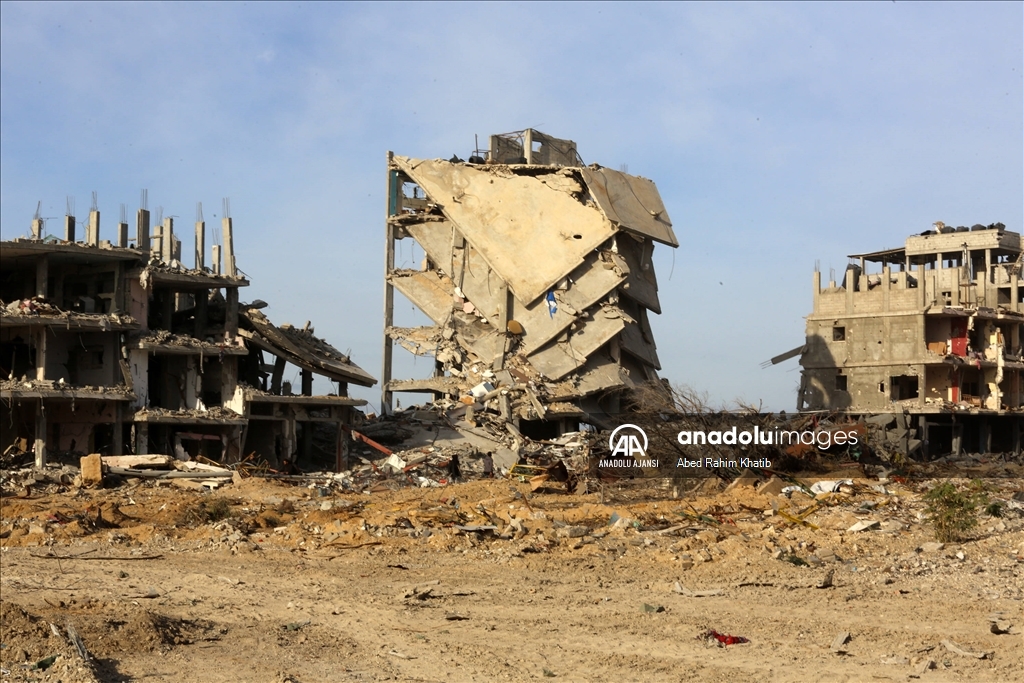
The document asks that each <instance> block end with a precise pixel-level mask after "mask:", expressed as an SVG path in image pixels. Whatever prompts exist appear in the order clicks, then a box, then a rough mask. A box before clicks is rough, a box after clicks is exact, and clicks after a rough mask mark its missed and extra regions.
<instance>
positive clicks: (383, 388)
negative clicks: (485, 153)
mask: <svg viewBox="0 0 1024 683" xmlns="http://www.w3.org/2000/svg"><path fill="white" fill-rule="evenodd" d="M491 149H492V150H493V149H496V148H495V147H494V146H493V145H492V146H491ZM393 158H394V154H393V153H392V152H388V154H387V163H388V186H387V192H386V193H385V196H386V197H387V218H385V220H384V330H385V332H384V345H383V346H384V348H383V349H382V354H381V355H382V356H383V359H382V362H381V366H382V367H381V374H380V378H381V379H380V414H381V415H390V414H391V400H392V397H393V395H392V392H391V361H392V354H393V351H394V342H393V340H392V339H391V337H390V336H389V335H388V333H387V331H386V330H387V329H388V328H389V327H391V326H392V325H394V324H395V286H394V285H393V284H391V273H392V271H393V270H394V269H395V227H394V226H393V225H392V224H391V217H392V216H395V215H397V214H398V212H399V211H400V207H399V204H400V203H401V200H402V192H401V187H402V183H401V181H400V179H399V177H398V171H397V170H395V169H393V168H391V164H392V161H393Z"/></svg>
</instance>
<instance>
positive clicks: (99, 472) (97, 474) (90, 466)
mask: <svg viewBox="0 0 1024 683" xmlns="http://www.w3.org/2000/svg"><path fill="white" fill-rule="evenodd" d="M80 464H81V468H82V484H84V485H85V486H89V487H99V486H103V459H102V456H100V454H99V453H93V454H92V455H87V456H85V457H83V458H82V459H81V461H80Z"/></svg>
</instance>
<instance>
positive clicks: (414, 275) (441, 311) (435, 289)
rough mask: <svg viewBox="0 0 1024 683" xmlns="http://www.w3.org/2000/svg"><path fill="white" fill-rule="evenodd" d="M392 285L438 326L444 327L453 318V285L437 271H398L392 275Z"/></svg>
mask: <svg viewBox="0 0 1024 683" xmlns="http://www.w3.org/2000/svg"><path fill="white" fill-rule="evenodd" d="M390 280H391V284H393V285H394V286H395V289H397V290H398V291H399V292H401V293H402V294H404V295H405V297H406V298H407V299H409V301H411V302H413V303H414V304H415V305H416V307H417V308H419V309H420V310H421V311H423V312H424V313H426V314H427V317H429V318H430V319H431V320H433V321H434V322H435V323H436V324H438V325H444V324H445V323H446V322H447V321H448V319H449V318H451V316H452V306H453V303H454V301H453V299H452V284H451V280H449V279H448V278H447V277H443V276H439V275H438V274H437V273H436V272H435V271H432V270H430V271H420V270H396V271H394V272H392V273H391V277H390Z"/></svg>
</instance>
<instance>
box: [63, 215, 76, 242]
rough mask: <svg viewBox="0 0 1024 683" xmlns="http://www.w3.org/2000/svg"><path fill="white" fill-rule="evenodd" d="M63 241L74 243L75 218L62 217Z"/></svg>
mask: <svg viewBox="0 0 1024 683" xmlns="http://www.w3.org/2000/svg"><path fill="white" fill-rule="evenodd" d="M64 241H65V242H74V241H75V217H74V216H64Z"/></svg>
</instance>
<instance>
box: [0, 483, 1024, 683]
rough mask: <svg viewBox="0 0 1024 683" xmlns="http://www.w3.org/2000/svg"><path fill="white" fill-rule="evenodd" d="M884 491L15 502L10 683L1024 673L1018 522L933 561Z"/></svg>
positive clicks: (11, 515) (503, 486)
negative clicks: (83, 655) (871, 524)
mask: <svg viewBox="0 0 1024 683" xmlns="http://www.w3.org/2000/svg"><path fill="white" fill-rule="evenodd" d="M868 484H874V485H877V482H869V483H867V484H865V485H858V486H856V487H855V490H853V491H851V492H848V493H846V494H833V495H831V496H827V497H825V498H824V499H823V500H817V501H816V500H814V499H812V498H810V497H809V496H804V495H802V494H799V493H798V494H794V495H793V499H789V498H786V497H785V496H780V497H777V498H773V497H767V496H762V495H759V494H756V493H754V491H753V490H752V489H749V488H743V489H735V490H733V491H727V492H722V491H707V490H705V491H704V492H703V493H701V494H692V495H689V496H684V497H682V498H679V499H672V498H671V497H670V496H669V495H668V493H669V492H668V491H667V490H665V489H655V490H636V489H632V488H610V489H607V490H606V491H605V492H604V493H603V494H601V495H599V494H591V495H587V496H567V495H564V494H559V493H530V491H529V487H528V486H526V485H524V484H518V483H513V482H509V481H490V480H489V481H478V482H470V483H465V484H459V485H455V486H449V487H444V488H440V489H401V490H397V491H385V492H380V493H372V494H359V493H331V494H330V495H328V496H325V497H322V496H320V495H319V494H320V493H321V492H319V491H317V490H316V489H308V488H303V487H297V486H289V485H282V484H278V483H275V482H265V481H256V480H247V481H245V482H242V483H240V484H235V485H233V486H228V487H225V488H223V489H221V490H220V491H217V492H214V493H203V492H200V491H192V490H182V489H180V488H176V487H167V486H156V485H152V484H148V483H145V484H129V485H123V486H120V487H118V488H113V489H105V490H98V491H90V490H85V489H70V490H66V491H64V492H58V493H48V494H35V495H30V496H29V497H27V498H25V497H22V498H19V497H5V498H4V499H3V501H2V506H0V517H2V519H0V532H2V537H3V538H2V541H0V543H2V550H0V569H2V577H0V589H2V599H0V608H2V615H0V616H2V634H0V640H2V647H0V665H2V667H3V672H2V677H0V680H4V681H8V680H9V681H22V680H26V681H35V680H49V681H58V680H59V681H64V682H65V683H68V682H71V681H111V682H112V681H197V682H204V683H216V682H221V681H225V682H226V681H252V682H263V681H266V682H272V683H284V682H287V681H292V682H302V683H310V682H313V681H385V680H392V681H444V682H451V681H523V680H530V679H548V678H551V679H554V680H556V681H557V680H564V681H595V682H596V681H609V682H612V681H614V682H615V683H618V682H620V681H723V682H728V683H742V682H746V681H750V682H755V681H756V682H761V681H851V682H852V681H887V680H888V681H906V680H908V679H911V678H916V677H919V678H921V679H922V680H924V681H972V682H973V681H981V682H985V681H1020V680H1024V638H1022V636H1021V631H1022V628H1021V627H1022V626H1024V614H1022V598H1024V579H1022V574H1024V516H1022V515H1021V513H1020V511H1018V510H1007V511H1005V512H1004V514H1003V516H1002V517H1000V518H995V517H988V516H983V517H982V518H981V524H980V526H979V527H978V528H977V529H976V531H975V533H974V537H973V538H972V540H970V541H969V542H965V543H962V544H947V545H946V546H944V547H943V548H941V549H936V548H934V547H933V546H926V545H925V544H926V543H928V542H930V541H933V540H934V539H933V535H932V530H931V528H930V526H929V525H928V524H927V522H925V521H923V513H922V510H923V505H922V503H921V502H920V495H919V490H918V489H917V487H910V486H909V485H907V486H900V485H892V486H889V488H888V489H886V490H885V491H884V492H883V491H879V490H875V489H873V488H871V486H870V485H868ZM993 487H994V488H993V495H994V496H996V497H1002V498H1004V499H1007V500H1012V494H1013V490H1014V489H1016V490H1020V489H1021V488H1022V487H1021V484H1020V482H1019V481H1012V480H1011V481H1007V480H1002V481H997V482H995V483H994V484H993ZM773 500H774V502H775V506H774V507H773V504H772V503H773ZM775 507H778V509H779V510H781V511H782V512H786V513H788V514H791V515H801V514H803V515H804V519H805V520H806V522H808V523H809V524H803V523H800V522H795V521H791V520H787V519H786V518H785V517H783V516H781V515H780V514H779V513H777V512H775ZM616 515H617V518H618V519H619V521H618V522H617V523H615V522H612V520H614V519H616V517H615V516H616ZM865 520H867V521H879V522H880V525H879V526H877V527H875V528H873V529H870V530H868V531H862V532H851V531H848V529H849V528H850V526H852V525H853V524H854V523H855V522H857V521H865ZM457 525H459V526H466V525H478V526H480V525H482V526H493V527H497V528H496V529H495V530H493V531H491V530H486V529H485V530H480V531H464V530H460V529H458V528H457ZM812 526H813V527H817V528H812ZM829 576H831V577H832V578H831V584H832V585H831V586H830V587H818V586H820V585H824V586H827V585H828V583H829V582H828V580H827V579H828V577H829ZM992 619H997V620H999V624H1001V627H1004V628H1010V632H1009V633H1002V634H997V633H994V632H993V631H998V630H1000V628H993V627H992V624H991V620H992ZM68 625H70V626H71V627H72V628H73V630H74V631H76V632H77V634H78V635H79V636H80V638H81V642H82V643H83V644H84V646H85V648H87V650H88V652H89V653H90V658H91V662H90V663H88V664H86V663H84V662H83V660H81V659H80V658H79V656H78V655H76V654H75V651H74V648H73V647H72V646H71V645H69V641H68V638H67V635H66V634H67V629H68ZM709 629H714V630H715V631H717V632H719V633H722V634H729V635H735V636H742V637H744V638H746V639H748V640H749V642H747V643H741V644H734V645H728V646H722V645H719V643H718V642H717V640H715V639H713V638H711V639H708V638H703V637H701V636H702V634H705V633H706V632H707V631H708V630H709ZM841 632H848V633H849V634H850V638H849V641H848V642H846V643H845V644H844V645H843V646H842V647H841V648H839V649H842V650H845V652H842V653H840V652H834V651H833V650H832V649H831V647H830V646H832V645H833V642H834V641H835V640H836V637H837V635H838V634H840V633H841ZM943 641H949V644H950V645H952V646H953V647H954V648H959V650H960V652H961V653H957V652H954V651H952V650H950V649H949V648H948V647H947V646H946V645H944V644H943ZM54 654H57V655H59V656H58V657H57V659H56V660H55V661H54V662H53V663H52V664H51V665H50V666H49V667H48V668H46V669H45V670H44V669H39V668H37V669H31V668H30V667H31V666H32V665H34V664H35V663H37V662H39V661H40V660H44V658H47V657H50V656H52V655H54ZM975 655H976V656H975ZM44 665H45V662H44Z"/></svg>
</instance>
